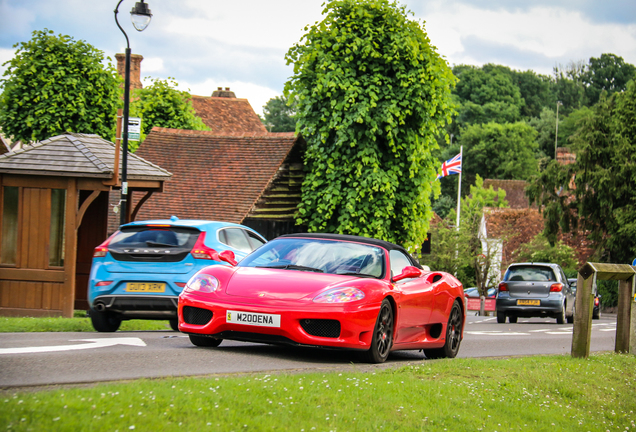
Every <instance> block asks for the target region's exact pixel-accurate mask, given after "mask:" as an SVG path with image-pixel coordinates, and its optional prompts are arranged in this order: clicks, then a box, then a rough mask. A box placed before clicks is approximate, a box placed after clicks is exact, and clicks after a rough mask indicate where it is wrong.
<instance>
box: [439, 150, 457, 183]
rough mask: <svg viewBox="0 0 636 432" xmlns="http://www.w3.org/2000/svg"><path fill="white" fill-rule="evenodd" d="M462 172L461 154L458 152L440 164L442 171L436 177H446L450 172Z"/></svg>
mask: <svg viewBox="0 0 636 432" xmlns="http://www.w3.org/2000/svg"><path fill="white" fill-rule="evenodd" d="M461 172H462V154H461V153H460V154H458V155H457V156H455V157H454V158H452V159H449V160H447V161H446V162H444V163H443V164H442V172H441V174H440V175H438V176H437V178H438V179H441V178H442V177H446V176H448V175H451V174H461Z"/></svg>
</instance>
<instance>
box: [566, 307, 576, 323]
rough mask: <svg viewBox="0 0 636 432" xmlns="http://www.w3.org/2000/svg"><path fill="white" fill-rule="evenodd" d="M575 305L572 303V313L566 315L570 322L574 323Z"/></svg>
mask: <svg viewBox="0 0 636 432" xmlns="http://www.w3.org/2000/svg"><path fill="white" fill-rule="evenodd" d="M574 311H575V309H574V305H572V315H570V316H568V317H566V319H567V320H568V324H573V323H574Z"/></svg>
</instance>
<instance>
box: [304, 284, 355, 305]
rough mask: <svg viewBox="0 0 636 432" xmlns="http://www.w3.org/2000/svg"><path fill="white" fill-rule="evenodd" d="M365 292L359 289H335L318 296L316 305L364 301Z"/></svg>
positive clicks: (315, 300) (315, 301)
mask: <svg viewBox="0 0 636 432" xmlns="http://www.w3.org/2000/svg"><path fill="white" fill-rule="evenodd" d="M363 298H364V292H362V290H359V289H358V288H351V287H342V288H334V289H330V290H329V291H325V292H324V293H321V294H319V295H317V296H316V297H315V298H314V303H348V302H352V301H357V300H362V299H363Z"/></svg>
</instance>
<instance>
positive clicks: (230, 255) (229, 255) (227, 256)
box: [219, 250, 238, 266]
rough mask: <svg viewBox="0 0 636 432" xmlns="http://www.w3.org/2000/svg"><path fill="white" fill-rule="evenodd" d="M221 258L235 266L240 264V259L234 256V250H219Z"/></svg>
mask: <svg viewBox="0 0 636 432" xmlns="http://www.w3.org/2000/svg"><path fill="white" fill-rule="evenodd" d="M219 259H220V260H221V261H225V262H226V263H229V264H231V265H233V266H235V265H237V264H238V261H236V257H235V256H234V252H232V251H231V250H224V251H223V252H219Z"/></svg>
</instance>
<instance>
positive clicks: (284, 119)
mask: <svg viewBox="0 0 636 432" xmlns="http://www.w3.org/2000/svg"><path fill="white" fill-rule="evenodd" d="M263 115H264V116H265V118H264V119H262V121H263V124H264V125H265V127H266V128H267V130H268V131H270V132H295V131H296V119H295V118H294V116H295V115H296V102H295V101H293V102H292V103H289V101H288V100H287V98H286V97H285V96H276V97H274V98H271V99H270V100H268V101H267V103H266V104H265V105H264V106H263Z"/></svg>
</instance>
